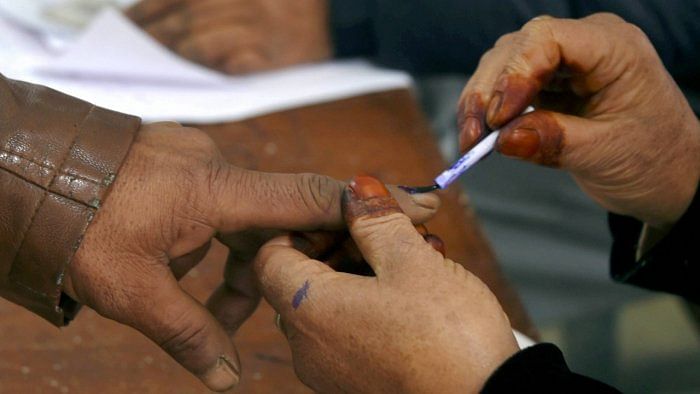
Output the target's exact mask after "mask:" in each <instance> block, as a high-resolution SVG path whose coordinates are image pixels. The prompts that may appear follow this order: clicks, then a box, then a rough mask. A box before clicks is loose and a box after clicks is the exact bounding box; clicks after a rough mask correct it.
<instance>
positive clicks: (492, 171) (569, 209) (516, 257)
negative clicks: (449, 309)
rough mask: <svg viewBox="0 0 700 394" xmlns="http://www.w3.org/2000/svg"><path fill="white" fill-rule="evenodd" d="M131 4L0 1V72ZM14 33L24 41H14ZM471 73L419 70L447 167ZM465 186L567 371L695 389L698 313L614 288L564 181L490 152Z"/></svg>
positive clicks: (591, 217) (634, 386) (595, 234)
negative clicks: (461, 98)
mask: <svg viewBox="0 0 700 394" xmlns="http://www.w3.org/2000/svg"><path fill="white" fill-rule="evenodd" d="M471 1H473V2H474V3H479V2H478V1H476V0H471ZM131 3H134V1H133V0H0V22H2V23H1V24H0V27H2V28H3V29H10V28H11V29H13V30H12V32H11V33H9V32H7V31H2V30H0V46H1V47H0V52H2V53H0V60H2V63H0V64H2V66H0V72H3V73H8V72H10V71H8V70H12V72H17V73H19V74H21V72H22V70H23V68H25V67H27V66H28V65H31V64H33V63H32V61H31V59H30V57H28V56H25V55H27V54H29V53H31V52H32V50H36V48H37V47H40V48H42V50H45V51H47V52H50V53H61V51H62V50H64V48H66V46H67V45H69V44H70V43H71V42H73V41H74V40H76V39H77V37H79V36H80V32H81V31H82V29H84V28H85V27H86V26H88V24H89V23H90V21H91V20H92V19H93V18H94V17H95V16H96V15H97V14H98V13H99V11H100V10H101V9H103V8H104V7H106V6H113V7H125V6H128V5H129V4H131ZM406 3H410V1H408V2H406ZM621 3H630V2H622V1H621ZM521 4H527V2H521ZM631 7H632V8H634V5H632V6H631ZM640 7H641V6H640ZM552 13H554V12H552ZM699 23H700V22H699ZM17 31H21V32H23V33H24V35H23V37H32V38H33V39H32V41H31V43H24V44H22V43H20V41H19V40H17V39H15V38H13V37H17V35H16V34H17ZM695 40H700V37H695ZM32 46H33V48H31V47H32ZM472 55H474V54H472ZM477 55H478V54H477ZM28 59H29V60H28ZM409 71H410V70H409ZM468 71H469V70H465V73H462V74H455V73H444V74H441V73H438V74H431V75H426V74H424V73H421V74H420V75H414V76H415V79H414V88H415V94H416V96H417V97H418V99H419V101H420V103H421V105H422V106H423V109H424V111H425V113H426V114H427V116H428V117H429V119H430V122H431V126H432V129H433V130H434V132H435V138H436V139H437V141H438V142H439V144H440V147H441V149H442V153H443V155H444V157H445V159H446V160H447V161H452V160H454V159H455V158H456V155H457V146H456V141H457V140H456V135H457V132H456V117H455V107H456V103H457V101H458V98H459V94H460V92H461V90H462V88H463V87H464V85H465V84H466V82H467V80H468V77H467V75H466V72H468ZM696 71H697V70H696ZM10 76H12V75H10ZM688 95H689V98H690V99H691V101H693V100H695V97H696V96H695V95H694V94H693V93H692V92H690V91H689V92H688ZM144 105H147V104H144ZM463 187H464V188H465V189H466V191H467V193H468V196H469V198H470V202H471V204H472V205H473V206H474V207H475V209H476V211H477V214H478V217H479V219H480V221H481V223H482V224H483V226H484V229H485V231H486V233H487V235H488V237H489V239H490V241H491V243H492V246H493V248H494V250H495V251H496V254H497V255H498V257H499V261H500V263H501V265H502V266H503V269H504V271H505V272H506V275H507V277H508V278H509V279H510V280H511V281H512V283H513V284H514V285H515V286H516V288H517V290H518V292H519V293H520V295H521V297H522V298H523V301H524V303H525V304H526V307H527V309H528V311H529V312H530V314H531V316H532V317H533V319H534V320H535V323H536V325H537V326H538V327H539V329H540V330H541V333H542V339H543V340H544V341H551V342H554V343H556V344H557V345H559V346H560V347H561V348H562V350H563V351H564V354H565V355H566V358H567V361H568V362H569V364H570V366H571V368H572V369H573V370H575V371H577V372H579V373H582V374H586V375H590V376H592V377H595V378H597V379H600V380H602V381H605V382H607V383H609V384H612V385H614V386H616V387H617V388H619V389H621V390H622V391H624V392H630V393H696V392H700V312H699V310H698V309H697V307H696V306H693V305H692V304H688V303H686V302H684V301H683V300H682V299H679V298H677V297H673V296H669V295H664V294H659V293H653V292H649V291H645V290H641V289H637V288H633V287H630V286H626V285H620V284H615V283H613V282H612V281H611V279H610V277H609V273H608V256H609V250H610V246H611V239H610V236H609V232H608V229H607V221H606V212H604V211H603V210H602V209H600V208H598V207H597V206H596V205H595V204H593V203H592V202H591V201H590V200H589V199H588V198H587V197H586V196H585V195H584V194H583V193H582V192H581V191H580V190H579V189H578V187H577V186H576V184H575V183H574V181H573V180H572V179H571V178H570V177H569V176H568V175H566V174H564V173H561V172H558V171H555V170H550V169H544V168H540V167H535V166H533V165H529V164H525V163H520V162H518V163H516V162H514V161H512V160H508V159H504V158H503V157H500V156H498V155H492V156H491V157H490V158H489V159H488V160H485V161H484V162H483V163H481V164H480V165H479V168H478V170H476V171H471V172H470V173H468V174H467V176H465V177H464V178H463ZM1 382H2V380H1V377H0V385H1ZM0 388H1V387H0Z"/></svg>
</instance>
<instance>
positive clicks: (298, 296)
mask: <svg viewBox="0 0 700 394" xmlns="http://www.w3.org/2000/svg"><path fill="white" fill-rule="evenodd" d="M308 291H309V281H308V280H307V281H306V282H304V285H303V286H301V287H300V288H299V290H297V292H296V293H295V294H294V298H293V299H292V307H293V308H294V309H297V308H299V305H301V302H302V301H304V298H306V293H307V292H308Z"/></svg>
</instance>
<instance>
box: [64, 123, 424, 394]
mask: <svg viewBox="0 0 700 394" xmlns="http://www.w3.org/2000/svg"><path fill="white" fill-rule="evenodd" d="M343 187H344V184H343V183H341V182H338V181H335V180H333V179H331V178H327V177H322V176H319V175H310V174H303V175H285V174H265V173H260V172H255V171H247V170H243V169H240V168H236V167H233V166H231V165H229V164H228V163H226V161H225V160H224V159H223V158H222V156H221V155H220V153H219V152H218V150H217V149H216V147H215V145H214V143H213V141H212V140H211V139H210V138H209V137H208V136H207V135H206V134H205V133H203V132H201V131H199V130H196V129H192V128H186V127H181V126H180V125H178V124H176V123H156V124H150V125H145V126H143V127H142V129H141V130H140V131H139V133H138V136H137V140H136V141H135V142H134V145H133V146H132V148H131V151H130V153H129V155H128V156H127V158H126V160H125V162H124V164H123V166H122V168H121V170H120V173H119V176H118V177H117V179H116V182H115V183H114V185H113V186H112V190H111V192H110V194H109V195H108V197H107V199H106V200H105V202H104V205H103V206H102V207H101V208H100V210H99V211H98V212H97V214H96V215H95V218H94V220H93V222H92V224H91V226H90V227H89V228H88V231H87V233H86V234H85V238H84V240H83V242H82V244H81V246H80V248H79V249H78V251H77V253H76V256H75V258H74V260H73V261H72V263H71V265H70V267H69V270H68V272H67V276H66V278H65V282H64V292H65V293H66V294H68V295H69V296H71V297H72V298H74V299H76V300H78V301H80V302H82V303H84V304H86V305H88V306H90V307H92V308H93V309H95V310H96V311H97V312H98V313H99V314H101V315H102V316H105V317H107V318H110V319H114V320H116V321H119V322H121V323H124V324H127V325H129V326H131V327H134V328H136V329H137V330H139V331H140V332H142V333H143V334H144V335H146V336H148V337H149V338H150V339H152V340H153V341H154V342H155V343H157V344H158V345H159V346H161V347H162V348H163V349H164V350H165V351H167V352H168V353H169V354H170V355H171V356H172V357H173V358H174V359H175V360H177V361H178V362H179V363H180V364H182V365H183V366H184V367H185V368H187V369H188V370H189V371H190V372H192V373H193V374H194V375H196V376H198V377H199V378H200V379H201V380H202V381H203V382H204V383H205V384H206V385H207V386H208V387H209V388H210V389H212V390H224V389H227V388H229V387H231V386H233V385H235V384H236V383H237V381H238V379H239V376H240V365H239V361H238V358H237V354H236V350H235V348H234V346H233V343H232V342H231V338H230V336H229V332H231V331H232V330H231V329H229V330H228V332H227V328H225V327H223V326H222V325H221V324H220V323H219V321H217V319H216V318H215V316H214V315H213V314H212V313H211V312H209V311H208V310H207V309H206V308H205V307H204V306H203V305H201V304H200V303H199V302H198V301H196V300H195V299H194V298H192V297H191V296H190V295H189V294H187V293H186V292H185V291H184V290H183V289H182V288H180V287H179V285H178V282H177V278H179V277H181V276H182V275H184V274H185V273H186V272H187V271H188V270H189V269H191V268H192V267H193V266H195V265H196V264H197V263H198V262H199V261H200V260H201V259H202V258H203V257H204V255H205V253H206V251H207V248H208V246H209V243H210V241H211V239H212V237H214V236H215V234H217V233H220V234H231V233H235V232H244V231H252V230H253V229H265V228H270V229H287V230H302V231H303V230H313V229H325V230H334V229H339V228H341V227H343V221H342V217H341V210H340V195H341V191H342V189H343ZM403 198H404V203H405V204H406V206H407V207H408V209H410V210H411V211H412V212H413V214H414V215H415V217H416V218H418V219H419V220H420V219H421V218H422V219H423V220H424V219H427V217H429V216H430V215H431V214H432V213H433V212H434V209H435V208H436V207H437V204H438V203H437V197H436V196H429V197H427V198H423V199H422V200H413V199H411V197H409V196H408V195H406V194H404V195H403ZM414 201H417V202H418V204H417V203H415V202H414ZM222 239H224V240H225V241H228V240H229V239H228V238H227V237H226V236H223V235H222ZM234 246H235V245H234ZM236 269H237V267H233V268H232V269H228V270H227V275H226V276H227V279H228V282H227V286H225V287H224V288H223V289H224V290H223V291H222V292H218V293H217V294H216V296H215V297H213V299H212V300H211V301H210V304H211V306H212V310H213V311H214V314H216V316H217V317H219V316H220V314H222V313H223V314H224V315H222V316H223V317H224V319H222V320H223V321H224V323H226V324H233V325H235V327H237V325H240V322H241V321H242V320H243V319H245V317H247V314H249V313H250V311H249V310H248V309H247V308H246V307H247V306H248V305H250V304H251V303H253V304H254V303H256V302H257V300H256V299H255V294H254V292H253V293H251V291H248V290H250V287H249V286H248V282H246V276H245V275H241V276H240V277H237V276H236V275H235V273H236ZM241 272H243V273H244V272H245V270H242V271H241ZM248 279H249V280H250V281H252V276H249V277H248ZM221 305H233V306H234V307H233V308H231V310H226V311H223V310H222V308H219V307H220V306H221Z"/></svg>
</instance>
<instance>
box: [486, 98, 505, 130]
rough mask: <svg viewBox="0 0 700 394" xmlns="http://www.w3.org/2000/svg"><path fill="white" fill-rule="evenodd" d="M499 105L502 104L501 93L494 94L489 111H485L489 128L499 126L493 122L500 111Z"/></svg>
mask: <svg viewBox="0 0 700 394" xmlns="http://www.w3.org/2000/svg"><path fill="white" fill-rule="evenodd" d="M501 104H503V92H495V93H494V94H493V97H491V101H490V102H489V109H488V110H487V111H486V120H487V121H488V123H489V125H490V126H491V127H493V126H500V125H497V124H495V123H494V121H495V120H496V116H497V115H498V112H499V111H500V110H501Z"/></svg>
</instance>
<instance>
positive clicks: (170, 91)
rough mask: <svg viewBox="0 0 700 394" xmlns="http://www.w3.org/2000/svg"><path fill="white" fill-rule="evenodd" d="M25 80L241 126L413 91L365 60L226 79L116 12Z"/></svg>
mask: <svg viewBox="0 0 700 394" xmlns="http://www.w3.org/2000/svg"><path fill="white" fill-rule="evenodd" d="M35 71H36V72H33V73H30V74H27V75H22V78H23V79H27V80H30V81H32V82H37V83H42V84H45V85H48V86H51V87H53V88H55V89H58V90H61V91H64V92H66V93H68V94H71V95H74V96H77V97H80V98H83V99H85V100H88V101H91V102H93V103H95V104H97V105H100V106H103V107H107V108H111V109H114V110H117V111H122V112H127V113H131V114H135V115H139V116H141V117H142V118H144V119H145V120H149V121H153V120H178V121H181V122H190V123H212V122H221V121H232V120H240V119H244V118H248V117H253V116H257V115H261V114H264V113H269V112H274V111H280V110H284V109H289V108H295V107H300V106H305V105H311V104H316V103H320V102H325V101H332V100H338V99H342V98H347V97H352V96H356V95H361V94H365V93H371V92H377V91H384V90H390V89H398V88H405V87H409V86H411V79H410V77H409V76H408V75H407V74H405V73H403V72H399V71H393V70H386V69H380V68H377V67H374V66H372V65H371V64H369V63H367V62H364V61H358V60H353V61H343V62H328V63H322V64H316V65H308V66H299V67H294V68H289V69H285V70H281V71H276V72H269V73H261V74H255V75H250V76H243V77H229V76H225V75H223V74H220V73H217V72H214V71H211V70H208V69H205V68H203V67H201V66H199V65H196V64H193V63H190V62H188V61H186V60H184V59H182V58H180V57H178V56H175V55H172V54H171V53H170V52H168V51H167V50H166V49H165V48H163V47H161V46H160V45H159V44H158V43H156V42H155V41H154V40H153V39H152V38H151V37H149V36H147V35H146V34H145V33H144V32H142V31H141V30H140V29H138V28H137V27H136V26H134V25H132V24H131V23H130V22H129V21H128V20H127V19H126V17H124V16H123V15H122V14H121V13H120V12H118V11H115V10H106V11H105V12H103V13H102V14H101V15H100V16H99V17H98V18H97V19H95V20H94V21H93V23H92V24H91V25H90V26H89V28H88V29H87V30H86V31H85V32H84V34H83V35H82V37H80V39H79V40H77V41H76V42H75V43H74V44H73V45H71V46H69V47H68V49H67V50H66V52H64V53H63V54H61V55H60V56H59V57H57V58H50V57H49V59H48V60H47V61H46V62H45V63H43V64H41V65H40V66H38V67H36V69H35Z"/></svg>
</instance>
